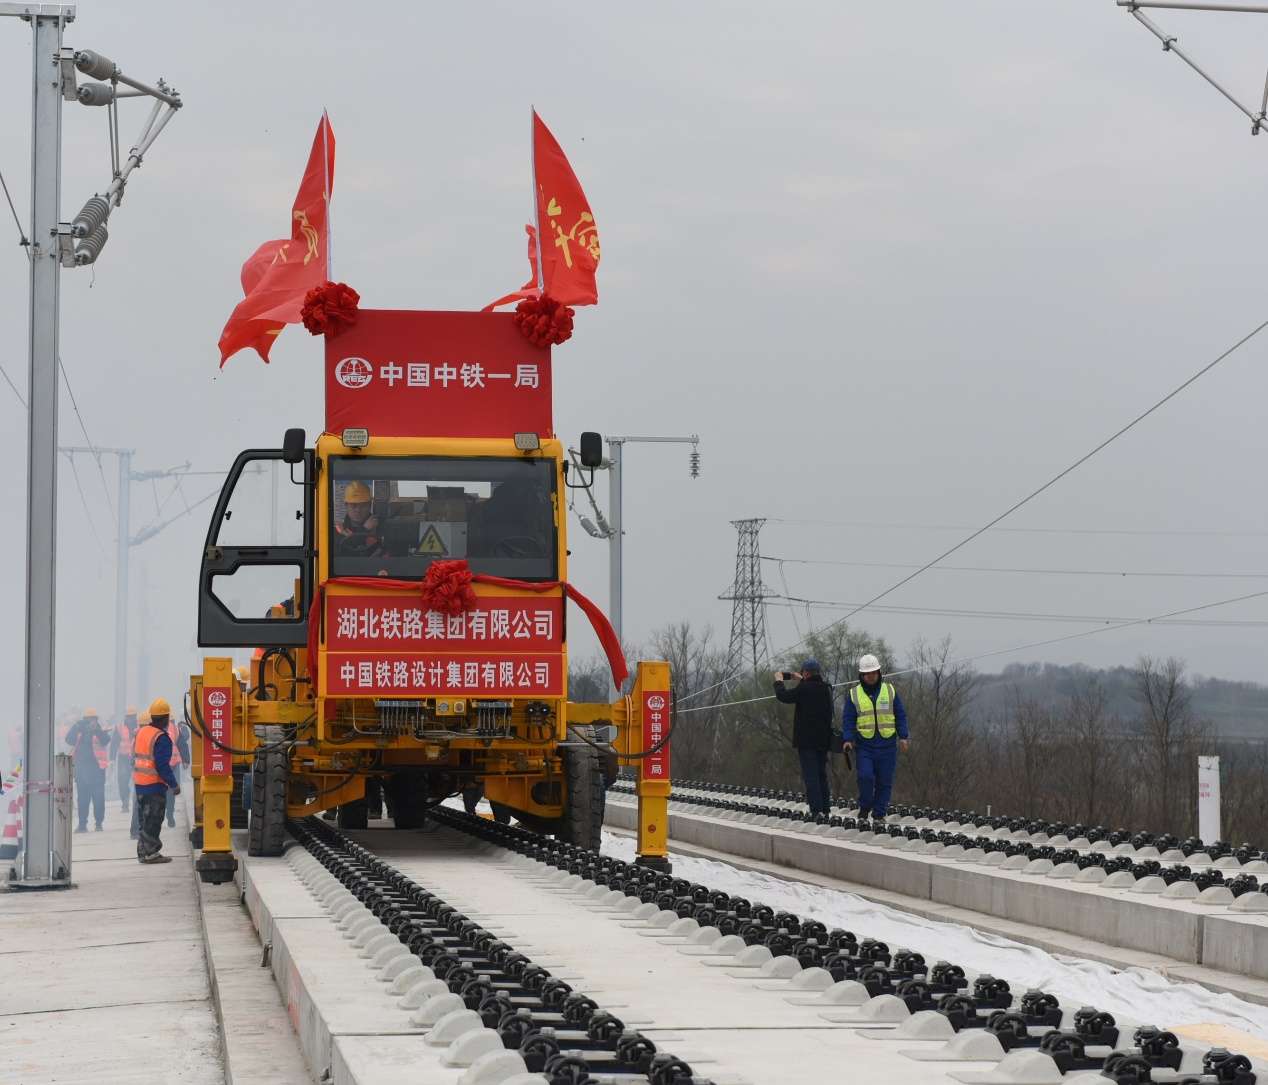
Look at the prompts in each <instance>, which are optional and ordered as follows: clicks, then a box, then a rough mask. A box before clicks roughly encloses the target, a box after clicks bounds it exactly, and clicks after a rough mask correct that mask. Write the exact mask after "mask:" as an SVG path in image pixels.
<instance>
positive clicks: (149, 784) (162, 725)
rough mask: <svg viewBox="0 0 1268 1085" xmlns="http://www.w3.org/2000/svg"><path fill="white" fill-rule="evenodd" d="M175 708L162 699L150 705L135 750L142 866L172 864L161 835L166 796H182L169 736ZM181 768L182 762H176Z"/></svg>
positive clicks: (134, 774) (133, 780)
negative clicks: (169, 725) (164, 848)
mask: <svg viewBox="0 0 1268 1085" xmlns="http://www.w3.org/2000/svg"><path fill="white" fill-rule="evenodd" d="M171 715H172V707H171V705H169V704H168V703H167V701H166V700H165V699H164V698H162V697H157V698H155V700H154V702H153V703H152V704H151V705H150V720H149V723H148V724H147V725H146V726H145V727H142V728H141V730H140V732H139V733H138V734H137V737H136V744H135V745H134V746H133V747H132V783H133V785H134V786H135V788H136V809H137V810H138V812H139V817H138V829H139V833H138V839H137V844H136V857H137V862H139V863H148V864H153V863H170V862H171V861H172V857H171V856H170V855H164V854H163V853H162V851H161V849H162V846H163V843H162V841H161V840H160V839H159V833H160V832H161V831H162V827H163V811H164V808H165V807H166V806H167V795H168V793H169V792H170V793H172V794H173V795H179V794H180V793H181V785H180V780H178V779H177V778H176V774H175V773H174V772H173V771H172V738H171V735H170V734H169V733H168V726H167V725H168V723H169V722H171ZM176 763H177V764H180V760H179V758H178V759H177V760H176Z"/></svg>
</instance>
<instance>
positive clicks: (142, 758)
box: [132, 726, 163, 787]
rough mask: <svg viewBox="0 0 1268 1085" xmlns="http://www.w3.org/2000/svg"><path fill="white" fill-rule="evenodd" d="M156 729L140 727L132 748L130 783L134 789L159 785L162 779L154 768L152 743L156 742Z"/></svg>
mask: <svg viewBox="0 0 1268 1085" xmlns="http://www.w3.org/2000/svg"><path fill="white" fill-rule="evenodd" d="M158 737H159V729H158V728H157V727H149V726H146V727H142V728H141V730H140V733H139V734H138V735H137V736H136V744H135V745H134V746H133V747H132V783H133V785H134V786H135V787H146V786H148V785H150V784H161V783H162V782H163V777H162V776H160V775H159V774H158V771H157V769H155V767H154V743H155V742H157V741H158Z"/></svg>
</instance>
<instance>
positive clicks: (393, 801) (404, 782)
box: [384, 772, 427, 829]
mask: <svg viewBox="0 0 1268 1085" xmlns="http://www.w3.org/2000/svg"><path fill="white" fill-rule="evenodd" d="M384 791H385V792H386V795H387V800H388V805H389V806H390V807H391V808H392V825H393V826H394V827H395V828H397V829H421V828H422V827H423V823H424V822H425V821H426V820H427V802H426V798H427V796H426V793H425V791H424V789H423V781H422V780H421V779H419V778H418V777H416V776H410V775H409V773H405V772H397V773H393V774H392V776H390V777H389V778H388V781H387V787H386V788H385V789H384Z"/></svg>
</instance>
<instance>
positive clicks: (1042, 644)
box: [676, 591, 1268, 715]
mask: <svg viewBox="0 0 1268 1085" xmlns="http://www.w3.org/2000/svg"><path fill="white" fill-rule="evenodd" d="M1265 596H1268V591H1256V592H1251V593H1250V594H1248V595H1238V596H1235V597H1234V598H1232V599H1221V600H1219V601H1218V602H1215V603H1203V604H1202V605H1201V606H1196V607H1185V608H1184V609H1182V610H1172V611H1169V612H1168V613H1166V614H1158V615H1155V616H1153V617H1151V618H1133V619H1131V620H1130V621H1123V622H1119V623H1117V624H1115V625H1101V626H1097V628H1095V629H1083V630H1080V631H1079V632H1078V633H1066V634H1064V635H1063V636H1060V637H1049V638H1047V639H1046V640H1035V641H1030V642H1029V643H1027V644H1015V645H1013V646H1012V647H1011V648H996V649H995V650H994V651H990V652H979V653H977V654H976V655H971V656H961V657H960V658H958V659H952V660H948V661H947V663H946V664H945V665H946V666H951V667H955V666H959V665H961V664H963V663H976V662H977V661H978V660H982V659H993V658H995V657H996V656H1003V655H1010V654H1012V653H1013V652H1024V651H1027V650H1028V649H1030V648H1046V647H1047V646H1049V645H1052V644H1061V643H1063V642H1065V641H1069V640H1079V639H1080V638H1082V637H1094V636H1096V635H1097V634H1098V633H1108V632H1111V631H1113V630H1115V629H1127V628H1128V627H1130V626H1134V625H1161V624H1164V623H1167V622H1168V621H1169V620H1170V619H1173V618H1181V617H1183V616H1184V615H1186V614H1196V613H1198V612H1199V611H1203V610H1214V609H1215V608H1216V607H1226V606H1231V605H1232V604H1233V603H1244V602H1247V601H1248V600H1251V599H1262V598H1264V597H1265ZM793 647H794V648H795V647H796V645H793ZM789 650H791V649H789ZM925 669H927V668H925V667H908V668H907V669H906V670H901V671H893V672H892V673H890V674H888V675H886V677H887V678H899V677H901V676H903V675H905V674H918V673H919V672H920V671H922V670H925ZM856 681H857V680H854V679H851V680H847V681H844V682H835V683H833V689H836V688H839V687H841V686H852V685H855V684H856ZM721 684H722V683H720V682H719V683H715V684H714V685H712V686H707V687H705V689H702V690H697V691H696V693H694V694H690V696H692V697H698V696H700V695H701V694H704V693H708V692H709V690H712V689H716V688H717V687H718V686H719V685H721ZM686 699H687V698H686V697H681V698H679V700H680V701H682V700H686ZM774 699H775V698H774V696H773V695H770V694H768V695H766V696H764V697H746V698H744V699H743V700H739V701H724V702H722V703H721V704H711V705H697V706H696V707H695V708H679V709H676V712H677V713H678V714H679V715H685V714H686V713H688V712H705V711H708V710H709V709H716V708H732V707H734V706H736V705H745V704H756V703H758V702H759V701H773V700H774Z"/></svg>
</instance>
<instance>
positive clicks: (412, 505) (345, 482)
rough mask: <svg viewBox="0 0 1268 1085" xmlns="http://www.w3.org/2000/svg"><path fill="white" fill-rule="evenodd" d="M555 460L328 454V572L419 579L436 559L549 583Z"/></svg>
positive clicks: (553, 547)
mask: <svg viewBox="0 0 1268 1085" xmlns="http://www.w3.org/2000/svg"><path fill="white" fill-rule="evenodd" d="M554 466H555V465H554V462H553V461H552V460H543V459H529V458H527V457H522V458H510V457H506V458H498V457H489V458H481V459H446V458H442V457H434V456H412V457H395V456H392V457H388V456H358V457H355V458H353V457H349V456H337V457H332V458H331V460H330V481H331V504H330V508H331V531H330V544H331V548H330V550H331V555H332V557H331V563H330V568H331V575H333V576H389V577H399V578H403V579H417V578H420V577H422V576H423V575H424V574H425V573H426V572H427V567H428V566H429V565H430V564H431V563H432V562H433V561H435V560H436V559H438V558H439V559H442V560H448V559H452V558H465V559H466V560H467V561H468V562H469V563H470V565H471V570H472V572H477V573H489V574H492V575H494V576H505V577H511V578H514V579H517V580H554V579H556V577H557V573H556V555H557V553H558V544H557V540H556V529H555V515H554V502H553V494H554V489H555V470H554Z"/></svg>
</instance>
